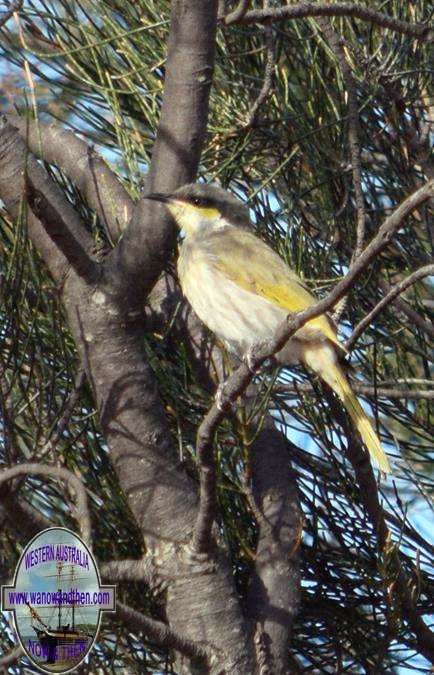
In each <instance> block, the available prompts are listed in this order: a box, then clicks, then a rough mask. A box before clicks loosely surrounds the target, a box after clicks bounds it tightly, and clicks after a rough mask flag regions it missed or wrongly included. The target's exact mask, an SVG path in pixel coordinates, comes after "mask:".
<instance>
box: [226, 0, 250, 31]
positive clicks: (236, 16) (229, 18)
mask: <svg viewBox="0 0 434 675" xmlns="http://www.w3.org/2000/svg"><path fill="white" fill-rule="evenodd" d="M249 4H250V0H239V2H238V5H237V6H236V7H235V9H234V10H232V12H229V14H227V15H226V16H224V17H222V20H223V22H224V23H225V24H226V26H230V24H231V23H237V22H238V21H240V19H242V18H243V16H244V15H245V14H246V12H247V10H248V9H249Z"/></svg>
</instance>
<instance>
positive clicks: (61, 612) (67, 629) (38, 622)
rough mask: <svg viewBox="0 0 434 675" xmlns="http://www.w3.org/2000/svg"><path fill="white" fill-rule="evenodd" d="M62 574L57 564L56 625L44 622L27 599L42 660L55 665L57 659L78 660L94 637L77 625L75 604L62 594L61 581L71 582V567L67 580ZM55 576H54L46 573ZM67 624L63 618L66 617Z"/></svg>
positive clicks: (61, 566)
mask: <svg viewBox="0 0 434 675" xmlns="http://www.w3.org/2000/svg"><path fill="white" fill-rule="evenodd" d="M62 573H63V563H62V562H58V563H57V575H55V576H56V577H57V579H58V581H59V583H58V584H57V585H58V592H57V597H58V603H57V605H56V606H55V607H53V608H52V609H53V612H55V613H56V614H57V626H56V627H55V628H52V626H51V623H49V624H47V623H46V622H45V621H44V619H43V618H42V617H41V616H40V614H39V613H38V612H37V611H36V609H35V608H34V607H32V606H31V605H30V603H29V602H26V605H27V607H28V609H29V612H30V616H31V625H32V628H33V630H34V631H35V633H36V635H37V638H38V642H39V644H40V646H41V651H42V654H43V655H44V656H46V661H45V663H47V664H55V663H58V662H59V661H69V660H73V661H77V660H81V658H82V657H83V655H84V653H85V652H86V651H87V646H88V644H89V642H90V641H92V639H93V634H92V633H90V632H88V631H86V630H83V628H82V627H79V626H76V604H75V602H74V596H72V602H70V603H65V601H64V598H65V594H64V593H63V591H62V588H60V582H61V581H62V580H64V581H65V580H67V581H68V582H69V584H72V582H73V581H74V572H73V568H72V569H71V572H70V573H69V575H68V579H66V577H65V574H62ZM47 576H54V575H47ZM69 614H70V620H69V621H68V623H65V620H67V619H69Z"/></svg>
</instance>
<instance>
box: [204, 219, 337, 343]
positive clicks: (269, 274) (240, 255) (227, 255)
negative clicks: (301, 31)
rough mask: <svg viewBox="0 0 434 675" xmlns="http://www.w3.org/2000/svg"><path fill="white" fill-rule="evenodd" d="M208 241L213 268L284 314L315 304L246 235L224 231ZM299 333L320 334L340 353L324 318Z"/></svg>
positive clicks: (290, 274) (284, 268)
mask: <svg viewBox="0 0 434 675" xmlns="http://www.w3.org/2000/svg"><path fill="white" fill-rule="evenodd" d="M208 241H209V242H210V253H211V252H212V257H213V263H214V265H215V266H216V267H217V268H218V269H219V270H220V271H221V272H222V273H223V274H225V276H227V277H229V278H230V279H232V281H234V282H235V283H236V284H238V285H239V286H241V287H242V288H244V289H245V290H246V291H250V292H251V293H256V294H257V295H260V296H262V297H263V298H265V299H266V300H268V301H269V302H271V303H273V304H275V305H277V306H278V307H281V308H282V309H284V310H286V311H287V312H288V313H295V312H300V311H302V310H303V309H306V308H307V307H310V306H311V305H313V304H315V302H316V298H315V297H314V296H313V295H312V294H311V293H310V292H309V291H308V290H307V288H306V287H305V286H303V283H302V281H301V279H299V278H298V277H297V275H296V274H295V272H293V271H292V270H291V269H290V268H289V267H288V266H287V265H286V263H285V262H284V261H283V260H282V258H280V257H279V256H278V255H277V253H275V252H274V251H273V250H272V249H271V248H270V247H269V246H267V244H265V243H264V242H263V241H261V240H260V239H258V237H256V236H255V235H253V234H251V233H250V232H247V231H245V230H240V229H235V228H234V229H232V230H230V231H228V230H225V231H224V236H221V234H220V233H218V232H215V233H213V235H212V236H211V237H208ZM312 329H314V330H313V331H312ZM302 330H303V331H304V333H305V334H306V337H308V333H309V332H312V333H316V334H318V333H320V334H322V335H324V336H325V337H326V338H328V339H329V340H330V341H331V342H333V343H334V344H336V345H337V346H339V347H340V348H341V349H343V345H342V344H341V343H340V342H339V340H338V339H337V337H336V333H335V330H334V328H333V326H332V324H331V322H330V320H329V319H328V318H327V317H326V316H325V315H322V316H319V317H316V318H315V319H312V320H311V321H309V322H308V323H307V324H306V326H305V328H304V329H302ZM300 337H301V336H300Z"/></svg>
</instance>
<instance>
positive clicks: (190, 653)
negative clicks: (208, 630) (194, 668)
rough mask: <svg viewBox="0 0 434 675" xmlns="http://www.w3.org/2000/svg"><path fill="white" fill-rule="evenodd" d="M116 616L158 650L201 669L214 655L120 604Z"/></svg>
mask: <svg viewBox="0 0 434 675" xmlns="http://www.w3.org/2000/svg"><path fill="white" fill-rule="evenodd" d="M116 616H117V617H118V618H119V619H120V620H121V621H122V622H123V623H124V624H125V625H126V626H128V627H129V628H131V629H132V630H134V631H137V630H140V631H143V632H144V633H145V635H146V636H147V637H148V639H149V640H150V641H151V642H154V643H155V644H157V645H158V646H159V647H160V648H162V649H168V650H174V651H177V652H179V653H180V654H183V655H184V656H187V657H189V658H190V659H193V661H195V662H199V663H197V664H195V665H200V664H201V665H202V668H204V666H205V663H206V662H208V661H209V659H210V657H211V656H212V655H213V652H214V654H215V650H213V649H212V648H211V646H208V645H206V646H205V645H204V644H200V643H196V642H192V641H191V640H188V639H187V638H185V637H184V636H182V635H180V634H179V633H177V632H176V631H173V630H171V629H170V627H169V626H168V625H167V624H165V623H162V622H161V621H155V619H150V618H149V617H147V616H144V615H143V614H141V612H138V611H137V610H135V609H133V608H132V607H129V606H128V605H124V604H123V603H121V602H117V603H116ZM202 672H204V671H202Z"/></svg>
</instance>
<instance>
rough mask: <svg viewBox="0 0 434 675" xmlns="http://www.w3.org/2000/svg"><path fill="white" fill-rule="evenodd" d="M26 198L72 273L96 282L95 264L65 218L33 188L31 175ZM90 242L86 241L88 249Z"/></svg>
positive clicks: (43, 195) (28, 178) (42, 194)
mask: <svg viewBox="0 0 434 675" xmlns="http://www.w3.org/2000/svg"><path fill="white" fill-rule="evenodd" d="M26 197H27V201H28V204H29V206H30V208H31V209H32V211H33V213H34V215H35V216H36V218H38V220H39V222H41V223H42V224H43V225H44V227H45V230H46V232H47V234H48V235H49V236H50V237H51V239H52V241H53V242H54V243H55V244H56V246H57V247H58V248H59V250H60V252H61V253H62V254H63V255H64V257H65V258H66V260H67V261H68V263H69V264H70V265H71V267H72V269H73V270H74V272H75V273H76V274H77V275H78V276H79V277H82V278H83V279H84V280H85V281H87V282H89V283H92V282H94V281H96V279H97V278H98V265H97V263H96V262H95V261H94V260H92V258H91V257H90V255H88V253H87V251H86V249H85V248H84V247H83V246H82V244H81V242H80V241H78V240H77V239H76V237H75V236H74V232H73V231H71V229H70V227H69V225H68V223H67V221H66V219H65V216H64V215H63V214H62V213H61V212H60V211H58V210H57V209H56V208H55V207H54V206H53V205H52V203H51V202H50V201H49V199H47V197H46V196H45V194H44V193H43V192H41V190H38V189H37V188H36V187H35V185H34V183H33V179H32V176H31V174H28V176H27V184H26ZM90 241H91V240H89V241H88V247H89V249H90Z"/></svg>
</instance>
